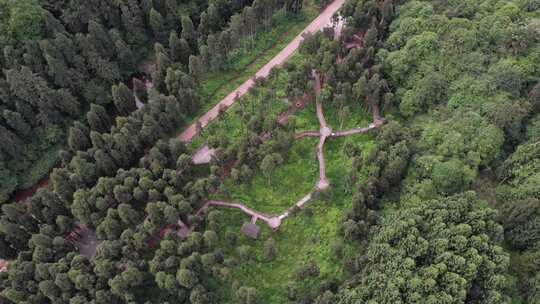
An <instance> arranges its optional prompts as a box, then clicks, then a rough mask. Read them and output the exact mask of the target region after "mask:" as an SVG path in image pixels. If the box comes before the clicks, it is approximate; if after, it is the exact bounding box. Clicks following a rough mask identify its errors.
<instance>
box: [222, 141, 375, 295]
mask: <svg viewBox="0 0 540 304" xmlns="http://www.w3.org/2000/svg"><path fill="white" fill-rule="evenodd" d="M314 142H315V141H314V140H305V141H302V142H297V143H296V144H295V147H293V149H292V153H291V155H290V157H289V159H288V160H287V162H286V164H285V165H284V166H282V167H281V168H280V169H279V171H278V172H277V173H276V174H275V175H274V177H273V178H272V181H271V185H270V186H269V185H268V184H267V183H266V177H265V176H264V175H263V174H262V173H261V172H258V173H257V175H256V177H255V178H254V180H253V182H252V183H250V184H246V185H241V186H234V185H228V186H229V187H228V189H230V191H231V192H232V194H231V195H232V197H234V198H238V199H241V200H242V201H243V202H244V203H245V204H246V205H248V206H250V207H253V208H257V210H261V211H264V212H276V213H277V212H281V211H283V209H284V208H288V207H290V206H291V205H292V204H293V203H294V202H295V201H296V200H298V199H299V198H300V197H302V196H303V195H304V194H305V193H306V192H308V191H310V190H311V189H312V188H313V184H314V181H315V180H316V176H317V166H316V165H317V163H316V161H315V160H314V158H313V157H312V156H313V151H314V145H313V144H314ZM358 142H365V143H369V139H367V138H360V139H358ZM343 143H344V139H338V140H335V141H332V142H329V143H328V146H327V147H326V158H327V162H328V165H329V170H328V176H329V178H330V180H331V182H332V188H331V189H332V190H331V192H330V194H329V198H327V199H325V200H324V201H323V200H316V201H312V202H310V203H309V206H308V208H307V209H309V210H307V211H306V210H305V211H302V212H300V213H299V214H297V215H296V216H293V217H290V218H288V219H286V220H285V221H284V222H283V225H282V227H281V228H280V230H279V231H278V232H272V231H270V230H269V229H268V228H267V227H266V226H265V225H264V224H261V225H260V226H261V228H262V231H263V232H262V236H261V238H260V239H259V240H251V239H247V238H246V237H244V236H241V237H240V239H239V243H238V244H236V245H235V246H231V245H230V244H228V243H227V242H226V241H224V240H225V239H226V238H225V233H226V231H232V232H238V231H239V230H240V227H241V226H242V223H244V222H246V221H248V220H249V219H248V218H247V217H246V216H245V215H243V214H241V213H240V212H238V211H230V210H222V211H221V214H222V223H221V228H220V229H219V234H220V239H221V240H223V244H222V246H223V248H225V252H226V255H227V256H229V255H231V256H235V255H236V248H237V247H238V246H240V245H247V246H249V248H250V250H251V251H252V252H253V256H254V259H253V260H252V261H250V262H247V263H244V262H243V263H240V264H239V265H238V266H236V267H235V268H234V269H233V280H236V281H238V282H239V283H240V285H243V286H253V287H256V288H257V289H258V290H259V292H260V293H261V298H262V299H263V301H262V302H261V303H269V304H278V303H279V304H281V303H287V285H288V282H289V281H290V280H292V279H294V275H295V270H296V269H297V268H298V266H299V265H301V264H302V263H304V262H307V261H315V262H316V264H317V265H318V266H319V268H320V273H321V275H320V277H319V278H318V280H324V279H330V278H336V279H338V280H340V279H343V277H344V276H345V274H344V273H343V272H342V270H343V265H342V260H341V259H336V257H335V256H334V254H333V252H332V247H333V244H334V242H336V240H340V239H341V236H340V234H339V231H338V229H339V223H341V219H342V217H343V212H344V211H345V210H348V209H349V208H350V205H351V201H350V194H349V193H348V187H347V183H346V174H344V172H347V168H348V167H349V166H350V164H351V160H350V159H349V158H348V157H347V156H346V155H345V153H344V152H343V149H342V147H343ZM301 151H307V153H308V155H309V156H307V157H306V155H303V154H302V153H298V152H301ZM270 236H271V237H272V238H274V239H275V240H276V242H277V251H278V254H277V257H276V259H275V260H274V261H271V262H268V261H266V260H265V259H264V257H263V248H264V241H265V240H266V239H267V238H268V237H270ZM347 246H348V247H346V248H345V256H351V255H353V253H354V252H357V251H358V250H359V248H356V247H353V246H350V245H347ZM221 293H222V294H221V296H223V297H224V298H225V299H228V301H224V303H235V299H234V295H233V294H232V289H231V288H230V287H229V286H224V287H223V288H222V290H221Z"/></svg>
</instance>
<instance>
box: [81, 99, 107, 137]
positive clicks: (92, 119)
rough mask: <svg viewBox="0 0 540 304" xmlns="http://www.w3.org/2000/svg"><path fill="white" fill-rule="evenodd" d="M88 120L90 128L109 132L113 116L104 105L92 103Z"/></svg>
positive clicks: (87, 116)
mask: <svg viewBox="0 0 540 304" xmlns="http://www.w3.org/2000/svg"><path fill="white" fill-rule="evenodd" d="M86 120H87V121H88V125H89V126H90V130H95V131H98V132H107V131H108V130H109V128H110V127H111V118H110V117H109V115H108V114H107V111H106V110H105V108H104V107H102V106H100V105H96V104H91V105H90V111H88V113H86Z"/></svg>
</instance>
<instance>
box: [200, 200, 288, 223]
mask: <svg viewBox="0 0 540 304" xmlns="http://www.w3.org/2000/svg"><path fill="white" fill-rule="evenodd" d="M210 206H217V207H224V208H234V209H240V210H241V211H242V212H244V213H245V214H247V215H249V216H251V217H252V222H253V223H255V222H256V221H257V219H260V220H262V221H264V222H266V224H267V225H268V227H270V228H272V229H274V230H275V229H277V228H279V226H280V225H281V219H280V218H279V217H277V216H269V215H266V214H264V213H261V212H258V211H255V210H252V209H250V208H248V207H246V206H245V205H244V204H239V203H227V202H222V201H208V202H206V203H205V204H204V205H203V206H202V207H201V208H200V209H199V211H197V215H200V214H201V213H202V212H203V211H204V210H206V209H208V207H210Z"/></svg>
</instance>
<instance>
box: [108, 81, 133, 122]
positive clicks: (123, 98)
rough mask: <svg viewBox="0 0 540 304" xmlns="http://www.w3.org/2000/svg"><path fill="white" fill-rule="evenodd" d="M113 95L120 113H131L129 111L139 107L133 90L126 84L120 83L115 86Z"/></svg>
mask: <svg viewBox="0 0 540 304" xmlns="http://www.w3.org/2000/svg"><path fill="white" fill-rule="evenodd" d="M112 96H113V101H114V105H115V106H116V109H117V110H118V113H120V115H129V113H131V112H133V111H135V110H136V109H137V106H136V104H135V97H134V96H133V92H131V90H130V89H129V88H128V87H127V86H126V85H125V84H123V83H120V84H118V85H115V86H113V87H112Z"/></svg>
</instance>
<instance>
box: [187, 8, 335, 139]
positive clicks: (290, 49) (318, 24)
mask: <svg viewBox="0 0 540 304" xmlns="http://www.w3.org/2000/svg"><path fill="white" fill-rule="evenodd" d="M344 3H345V0H334V2H332V3H330V4H329V5H328V6H327V7H326V9H325V10H324V11H323V12H322V13H321V14H320V15H319V16H318V17H317V18H315V20H313V21H312V22H311V23H310V24H309V25H308V26H307V27H306V28H305V29H304V30H303V31H302V32H301V33H300V34H299V35H298V36H296V37H295V38H294V39H293V41H291V42H290V43H289V44H288V45H287V46H286V47H285V48H284V49H283V50H281V52H279V54H277V55H276V56H275V57H274V58H273V59H272V60H270V61H269V62H268V63H267V64H266V65H264V66H263V67H262V68H261V69H260V70H259V71H258V72H257V73H256V74H255V75H254V78H266V77H267V76H268V74H269V73H270V70H272V68H274V67H276V66H279V65H281V64H283V63H284V62H285V61H287V59H289V57H291V55H292V54H293V53H294V52H295V51H296V50H297V49H298V47H299V46H300V44H301V42H302V40H304V37H303V36H304V35H305V34H308V33H315V32H318V31H320V30H322V29H323V28H325V27H327V26H329V25H331V24H332V17H333V15H334V14H335V13H336V12H337V11H338V10H339V9H340V8H341V6H342V5H343V4H344ZM254 84H255V82H254V80H253V78H250V79H248V80H247V81H245V82H244V83H243V84H242V85H240V86H239V87H238V88H237V89H236V90H234V91H232V92H231V93H230V94H229V95H227V96H226V97H225V98H224V99H222V100H221V101H220V102H219V103H218V104H217V105H215V106H214V107H213V108H212V109H210V110H209V111H208V112H206V113H205V114H204V115H202V116H201V117H200V118H199V119H197V120H196V121H195V122H194V123H192V124H191V125H190V126H189V127H188V128H187V129H185V130H184V131H183V132H182V133H181V134H180V135H179V136H178V138H179V139H180V140H181V141H182V142H190V141H191V140H192V139H193V138H194V137H195V136H197V134H198V129H199V126H200V127H201V128H205V127H206V126H207V125H208V124H209V123H210V122H211V121H212V120H214V119H216V118H217V117H218V115H219V112H220V109H228V108H229V107H230V106H232V105H233V104H234V103H235V102H236V100H237V98H239V97H241V96H243V95H244V94H246V93H247V92H248V90H249V88H251V87H252V86H253V85H254Z"/></svg>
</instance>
